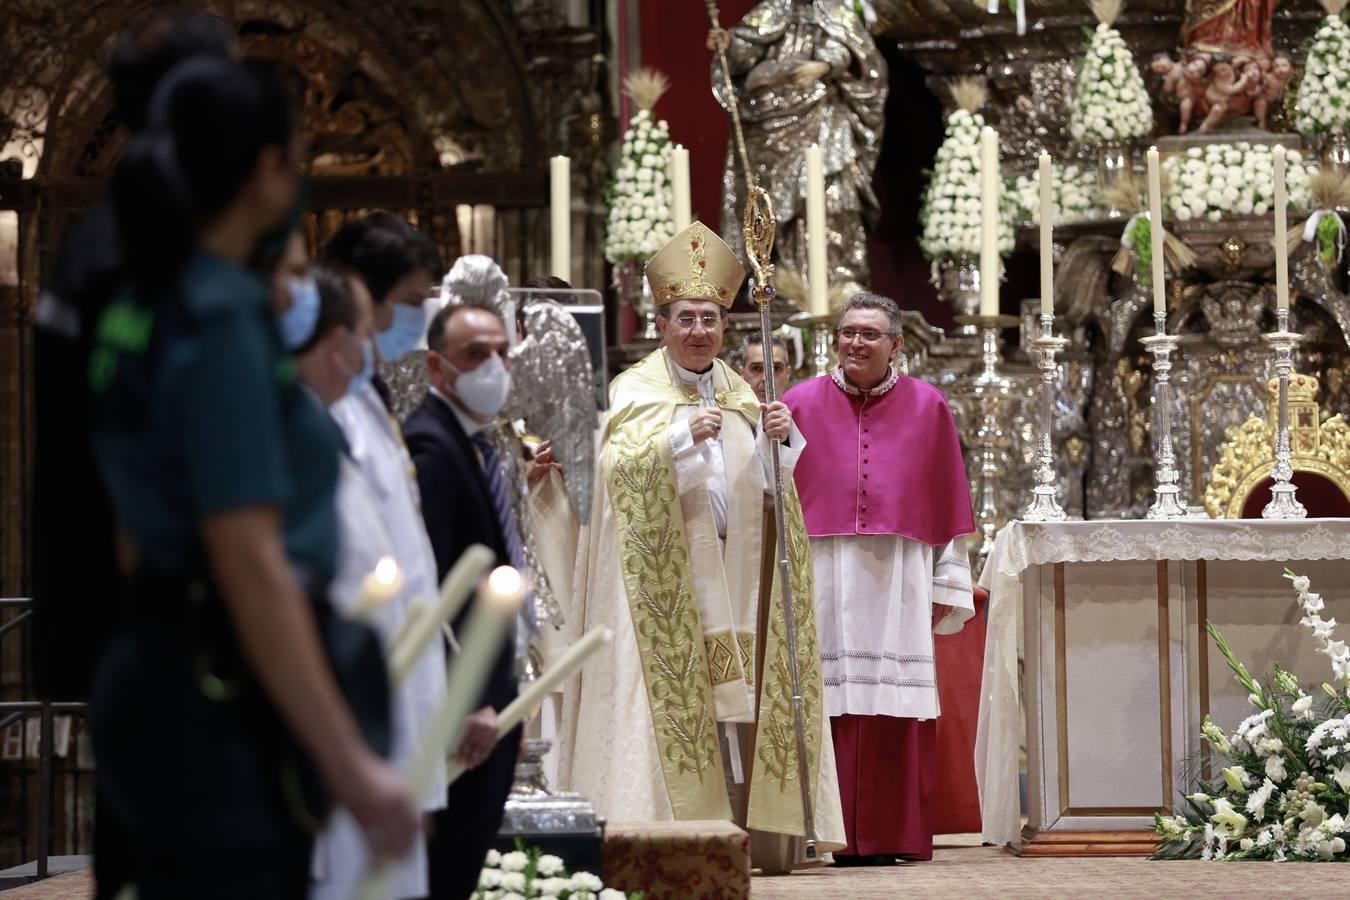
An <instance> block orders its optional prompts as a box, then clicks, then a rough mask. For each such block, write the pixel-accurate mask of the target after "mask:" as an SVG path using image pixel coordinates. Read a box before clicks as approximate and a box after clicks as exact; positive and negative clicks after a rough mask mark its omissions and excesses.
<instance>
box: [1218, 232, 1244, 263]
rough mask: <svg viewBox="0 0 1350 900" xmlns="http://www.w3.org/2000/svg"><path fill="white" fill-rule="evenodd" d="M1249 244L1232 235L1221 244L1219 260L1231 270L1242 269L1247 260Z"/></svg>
mask: <svg viewBox="0 0 1350 900" xmlns="http://www.w3.org/2000/svg"><path fill="white" fill-rule="evenodd" d="M1247 250H1248V248H1247V242H1246V241H1244V240H1243V239H1242V238H1240V237H1238V236H1237V235H1236V234H1230V235H1229V236H1228V237H1226V238H1224V239H1223V243H1221V244H1219V259H1221V260H1222V261H1223V264H1224V265H1225V266H1227V267H1228V268H1230V269H1240V268H1242V264H1243V263H1244V262H1246V260H1247Z"/></svg>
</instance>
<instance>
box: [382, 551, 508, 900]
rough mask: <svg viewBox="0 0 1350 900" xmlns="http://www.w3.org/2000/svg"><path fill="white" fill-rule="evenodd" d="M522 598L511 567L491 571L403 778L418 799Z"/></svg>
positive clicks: (470, 703) (471, 704) (467, 709)
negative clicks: (437, 705) (438, 703)
mask: <svg viewBox="0 0 1350 900" xmlns="http://www.w3.org/2000/svg"><path fill="white" fill-rule="evenodd" d="M524 596H525V579H524V578H522V577H521V574H520V573H519V572H517V571H516V570H515V569H513V568H511V567H510V566H502V567H500V568H498V569H496V570H494V571H493V573H492V574H491V575H490V576H488V579H487V582H486V583H485V584H484V585H483V588H482V590H480V591H479V593H478V601H477V602H476V603H475V604H474V606H473V610H472V611H471V612H470V613H469V621H468V623H467V624H466V625H465V627H464V639H463V640H462V641H461V642H460V652H459V654H458V655H457V656H456V657H455V658H454V659H453V660H452V661H451V663H450V668H449V670H448V671H447V672H446V676H445V679H446V692H445V698H444V699H443V700H442V701H441V706H440V708H439V709H437V711H436V715H435V717H434V718H433V719H432V721H431V723H430V724H429V725H428V727H427V730H426V731H425V732H424V738H423V741H422V744H421V746H419V747H418V748H417V755H416V756H414V757H413V759H412V761H411V763H409V765H408V770H407V775H406V782H407V787H408V793H410V794H411V795H412V796H414V797H421V796H423V795H425V794H426V792H427V790H428V789H430V787H431V782H432V778H433V777H434V776H435V773H436V770H437V767H439V766H442V765H444V760H445V755H446V753H447V751H448V750H449V748H450V746H451V742H452V741H454V740H455V738H456V737H457V736H458V734H459V732H460V731H461V730H462V729H463V727H464V720H465V719H467V718H468V717H469V713H471V712H473V711H474V709H475V707H476V706H477V705H478V702H479V698H480V696H481V694H482V691H483V685H485V684H486V683H487V679H488V674H489V672H491V670H492V667H493V665H494V664H495V663H496V661H497V656H498V654H500V653H501V649H502V639H503V638H504V637H505V636H506V631H507V628H508V627H509V626H510V624H511V621H512V619H513V618H514V617H515V614H516V610H517V609H518V608H519V607H520V601H521V599H522V598H524ZM387 872H388V869H387V868H379V869H371V870H369V871H367V873H366V877H365V878H364V879H363V880H362V884H361V886H360V887H359V888H358V890H357V893H356V896H357V897H360V898H363V900H365V898H370V900H373V898H376V897H382V896H384V895H385V889H386V888H385V878H386V875H387Z"/></svg>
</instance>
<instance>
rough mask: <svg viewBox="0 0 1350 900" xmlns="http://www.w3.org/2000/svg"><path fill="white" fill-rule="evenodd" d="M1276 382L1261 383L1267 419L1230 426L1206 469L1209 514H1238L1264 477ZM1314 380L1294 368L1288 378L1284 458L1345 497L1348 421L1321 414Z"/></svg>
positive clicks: (1349, 475) (1349, 490)
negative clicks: (1287, 451)
mask: <svg viewBox="0 0 1350 900" xmlns="http://www.w3.org/2000/svg"><path fill="white" fill-rule="evenodd" d="M1278 385H1279V382H1278V381H1277V380H1276V379H1271V380H1270V382H1269V383H1268V385H1267V387H1268V388H1269V389H1270V391H1271V394H1272V399H1271V401H1270V405H1269V408H1268V411H1267V416H1268V419H1269V420H1266V419H1260V418H1257V417H1256V416H1252V417H1251V418H1249V419H1248V420H1247V421H1246V422H1243V423H1242V424H1241V425H1239V426H1237V427H1235V428H1229V429H1228V433H1227V437H1228V439H1227V440H1226V441H1225V442H1224V443H1223V444H1222V445H1220V447H1219V461H1218V462H1217V463H1215V465H1214V468H1213V469H1212V470H1211V471H1210V474H1209V485H1208V487H1206V489H1205V509H1206V510H1207V511H1208V512H1209V514H1210V515H1211V516H1213V517H1215V518H1230V519H1236V518H1238V517H1240V516H1241V515H1242V507H1243V506H1244V505H1245V504H1246V502H1247V498H1248V496H1250V495H1251V493H1252V491H1254V490H1256V488H1257V487H1258V486H1259V485H1260V484H1261V482H1263V481H1264V480H1265V479H1267V478H1268V477H1270V470H1271V467H1272V466H1274V464H1275V434H1274V429H1273V428H1272V427H1271V425H1270V422H1271V421H1274V420H1275V418H1276V416H1277V415H1278V407H1277V404H1278V402H1279V401H1278V391H1279V387H1278ZM1318 387H1319V384H1318V381H1317V379H1316V378H1314V377H1313V376H1311V375H1300V374H1297V373H1295V374H1294V375H1293V376H1291V377H1290V379H1289V444H1290V449H1291V451H1292V458H1291V459H1290V464H1291V465H1292V466H1293V467H1294V471H1296V472H1311V473H1314V474H1317V475H1321V476H1322V477H1323V478H1326V479H1327V480H1328V481H1330V482H1331V483H1332V484H1334V485H1336V487H1337V489H1338V490H1340V492H1341V493H1342V494H1344V495H1346V496H1347V497H1350V424H1347V423H1346V422H1345V420H1344V419H1342V418H1341V417H1340V416H1339V415H1335V416H1331V417H1329V418H1327V419H1325V420H1323V419H1322V416H1323V413H1322V411H1321V409H1319V408H1318V406H1317V392H1318Z"/></svg>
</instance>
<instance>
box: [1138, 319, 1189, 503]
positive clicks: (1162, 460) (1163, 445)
mask: <svg viewBox="0 0 1350 900" xmlns="http://www.w3.org/2000/svg"><path fill="white" fill-rule="evenodd" d="M1153 323H1154V327H1155V329H1156V333H1155V334H1154V335H1153V336H1152V337H1146V338H1142V339H1141V340H1140V343H1142V344H1143V345H1144V347H1145V348H1146V349H1147V350H1148V351H1149V352H1150V353H1152V354H1153V438H1154V442H1155V444H1156V445H1157V450H1156V451H1155V458H1154V460H1153V505H1152V506H1150V507H1149V510H1148V517H1149V518H1150V519H1184V518H1186V504H1185V503H1184V502H1183V501H1182V499H1181V488H1180V487H1178V486H1177V482H1178V481H1179V480H1180V479H1181V473H1180V472H1178V471H1177V455H1176V451H1175V450H1174V449H1173V448H1172V381H1171V372H1172V351H1173V350H1175V349H1177V339H1176V337H1175V336H1174V335H1170V334H1168V333H1167V314H1166V313H1162V312H1155V313H1154V314H1153Z"/></svg>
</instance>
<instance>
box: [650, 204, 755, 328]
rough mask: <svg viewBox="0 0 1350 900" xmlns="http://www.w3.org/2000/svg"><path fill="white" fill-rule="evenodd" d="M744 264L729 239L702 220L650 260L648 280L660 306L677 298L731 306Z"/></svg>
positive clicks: (738, 288)
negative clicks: (727, 242)
mask: <svg viewBox="0 0 1350 900" xmlns="http://www.w3.org/2000/svg"><path fill="white" fill-rule="evenodd" d="M744 280H745V267H744V266H742V265H741V261H740V260H739V259H737V258H736V254H735V253H733V252H732V251H731V248H730V247H728V246H727V244H726V241H724V240H722V239H721V238H720V237H718V236H717V233H716V232H714V231H713V230H712V229H710V228H708V226H706V225H704V224H703V223H702V222H697V221H696V222H694V223H693V224H692V225H690V226H689V227H688V228H686V229H685V230H684V231H681V232H680V233H679V234H677V235H675V236H674V237H673V238H671V239H670V241H669V242H667V243H666V245H665V246H664V247H662V248H661V250H660V252H658V253H657V254H656V255H655V256H653V257H652V258H651V260H650V261H649V262H648V263H647V283H648V284H649V285H651V288H652V295H653V296H655V298H656V305H657V306H665V305H666V304H667V303H674V302H675V301H676V300H711V301H712V302H714V303H716V304H717V305H718V306H722V307H725V308H727V309H730V308H731V303H732V301H733V300H735V299H736V292H737V291H739V290H740V289H741V282H742V281H744Z"/></svg>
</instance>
